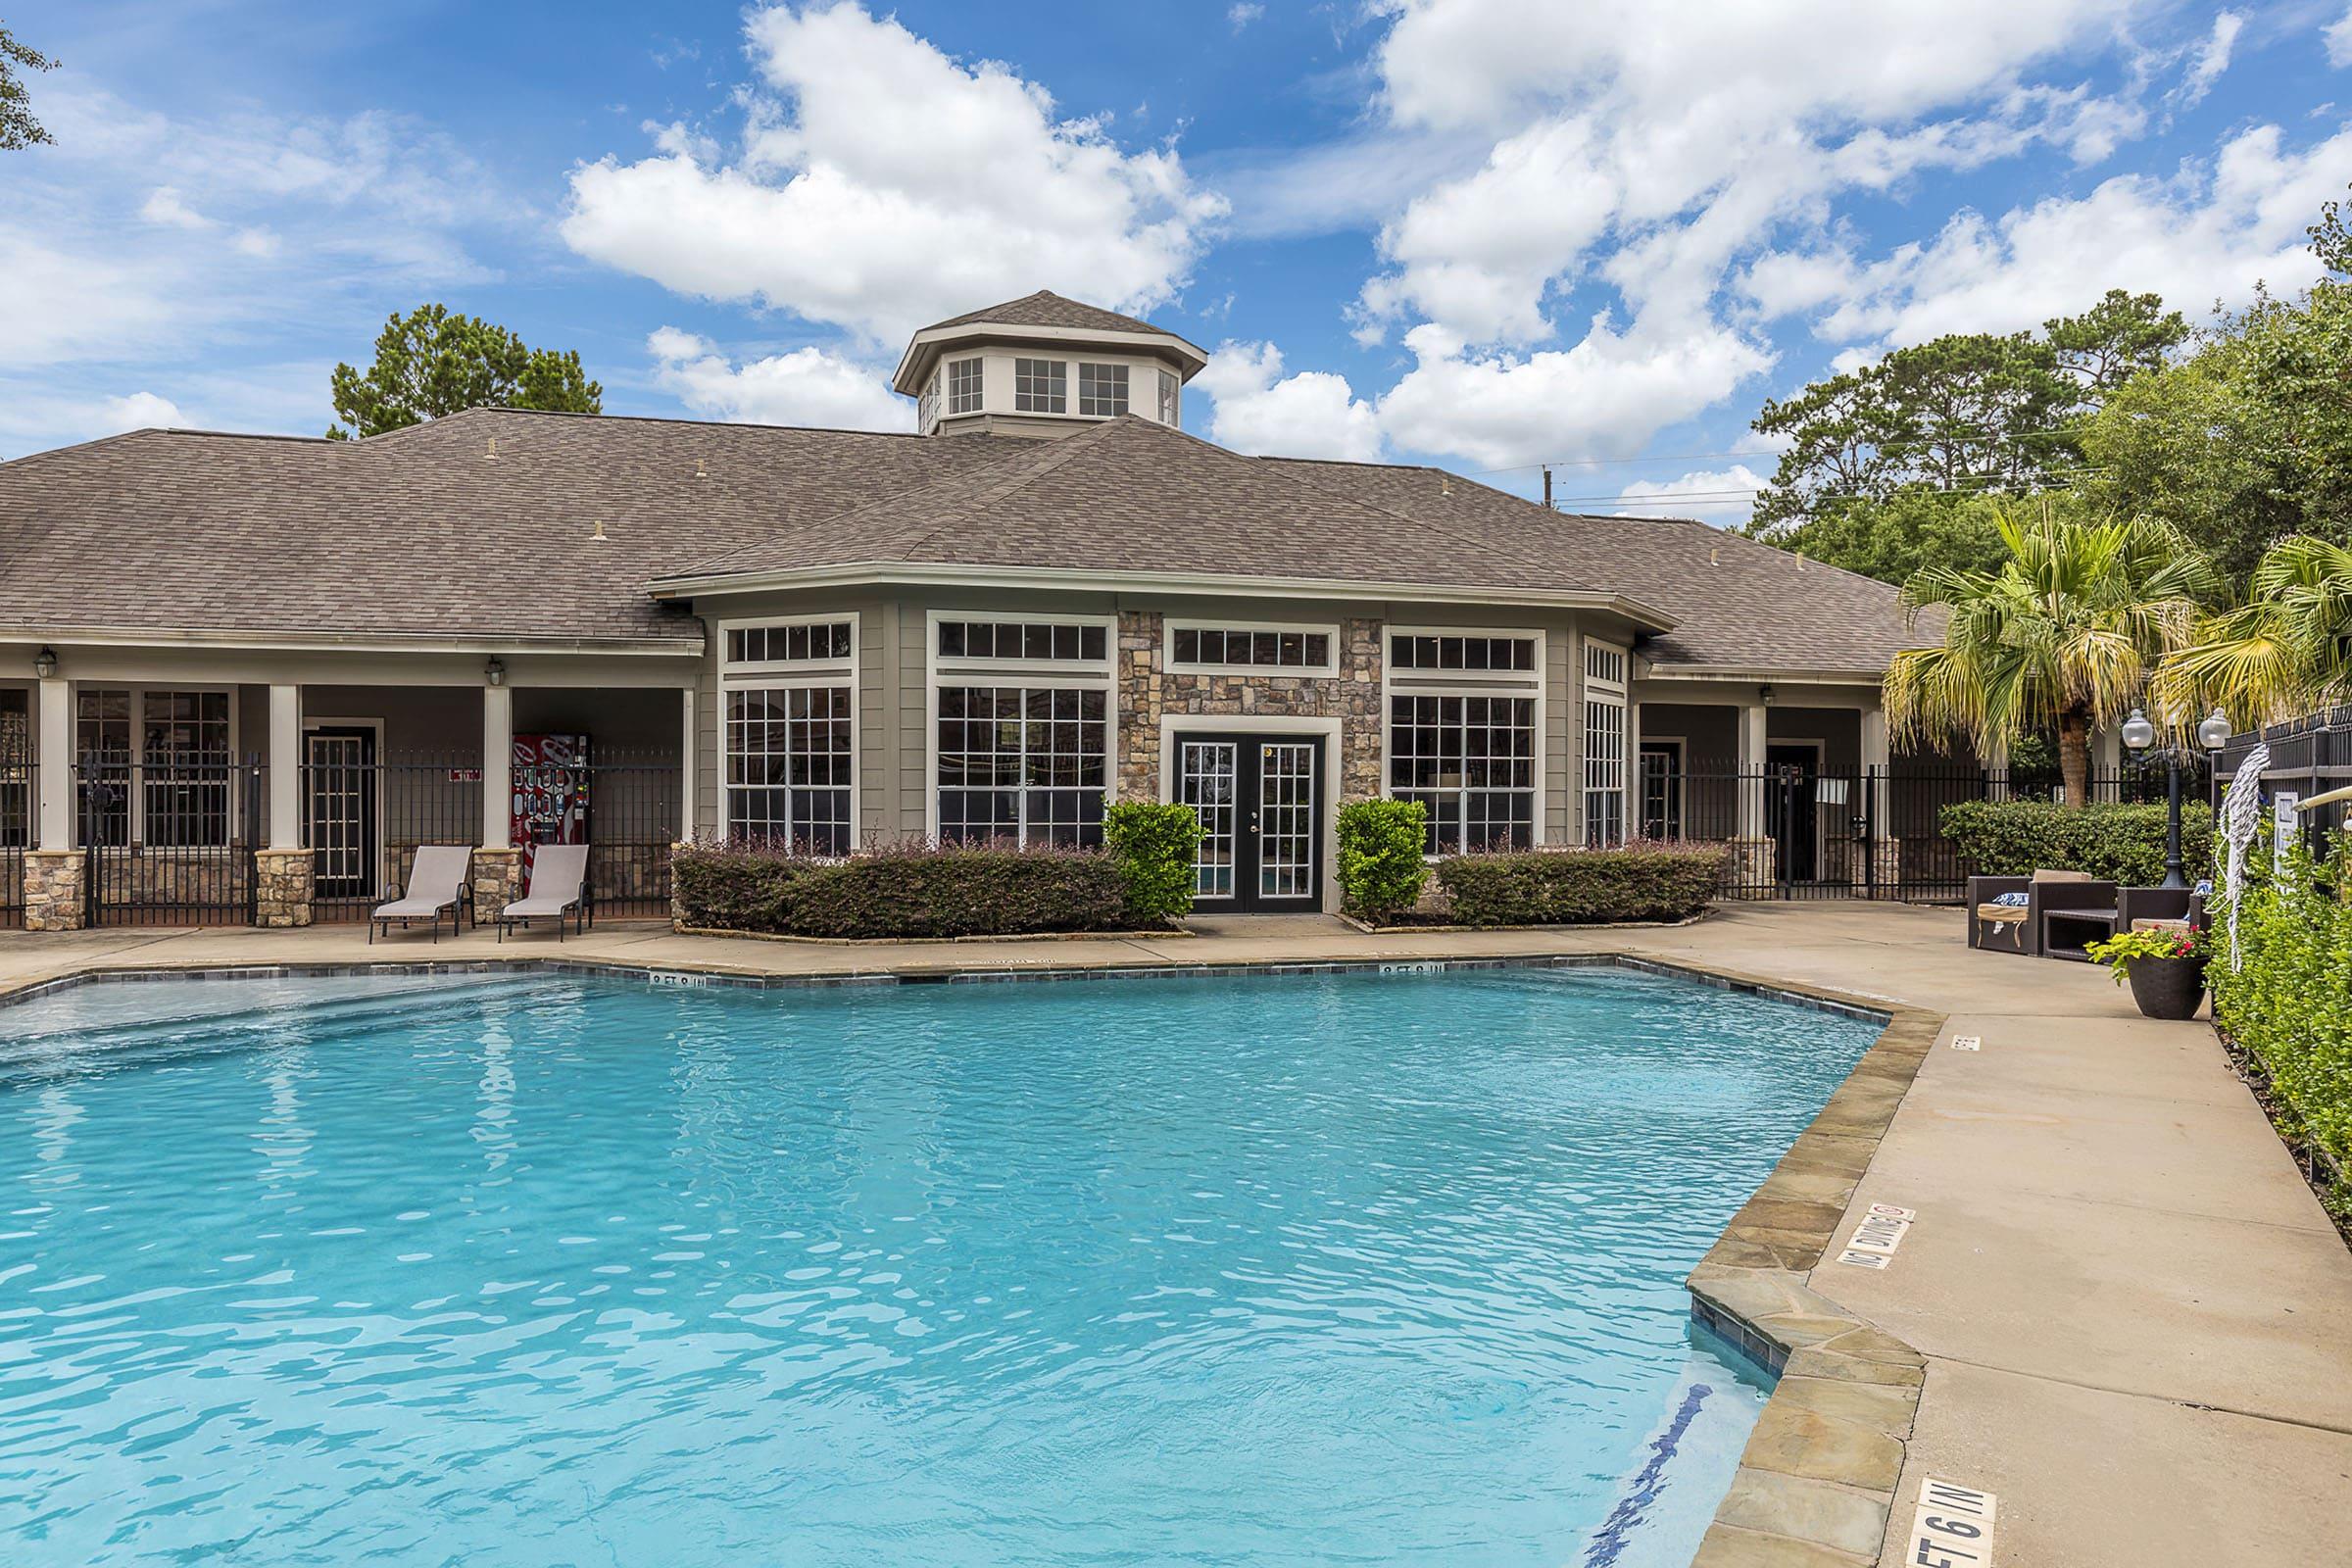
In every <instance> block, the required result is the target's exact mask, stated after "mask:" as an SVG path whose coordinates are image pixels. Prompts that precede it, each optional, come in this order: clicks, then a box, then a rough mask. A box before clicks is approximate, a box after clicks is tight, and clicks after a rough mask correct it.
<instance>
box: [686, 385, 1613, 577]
mask: <svg viewBox="0 0 2352 1568" xmlns="http://www.w3.org/2000/svg"><path fill="white" fill-rule="evenodd" d="M1465 521H1466V523H1467V525H1466V526H1465ZM852 562H856V563H865V562H888V563H920V564H933V565H970V566H1005V567H1012V568H1032V567H1048V568H1052V567H1065V568H1073V569H1094V570H1100V571H1104V572H1113V571H1116V572H1128V573H1157V572H1171V573H1188V574H1192V573H1197V574H1205V575H1216V576H1251V577H1273V578H1293V579H1300V578H1313V579H1332V580H1338V581H1343V582H1345V581H1356V582H1366V583H1388V584H1397V583H1415V584H1429V585H1433V586H1446V587H1462V588H1485V589H1514V590H1525V591H1526V592H1527V593H1528V595H1529V597H1530V598H1531V599H1534V598H1540V597H1543V596H1544V595H1546V594H1557V593H1572V594H1573V593H1593V594H1601V593H1606V592H1608V591H1609V584H1608V583H1607V582H1606V581H1605V579H1604V576H1603V574H1602V572H1601V570H1600V568H1601V566H1602V564H1601V563H1598V562H1593V561H1583V562H1579V561H1575V560H1572V559H1571V558H1569V557H1566V556H1563V555H1560V554H1558V553H1556V552H1551V551H1546V550H1544V549H1543V548H1542V541H1541V540H1540V539H1538V538H1536V537H1535V536H1533V535H1532V534H1528V533H1527V532H1526V531H1525V530H1521V532H1520V534H1519V535H1518V536H1516V537H1514V536H1513V535H1511V534H1510V533H1509V532H1507V531H1505V530H1499V529H1495V528H1493V527H1491V526H1489V525H1488V524H1487V523H1486V522H1485V521H1483V520H1482V519H1478V518H1471V519H1465V520H1455V519H1448V518H1446V517H1444V516H1443V515H1431V516H1422V515H1414V514H1412V513H1408V512H1404V511H1399V510H1396V509H1392V508H1390V507H1387V506H1385V505H1383V504H1381V503H1380V501H1379V500H1378V499H1377V498H1370V497H1364V496H1359V495H1351V494H1349V493H1348V491H1347V489H1346V488H1344V487H1343V488H1338V489H1335V488H1332V487H1329V486H1326V485H1321V484H1315V483H1311V482H1309V480H1308V479H1307V478H1306V477H1305V476H1303V475H1301V474H1300V473H1299V472H1298V471H1297V469H1296V466H1293V465H1286V464H1278V463H1269V462H1266V461H1264V460H1262V459H1258V458H1247V457H1243V456H1242V455H1240V454H1239V453H1235V452H1229V451H1227V450H1226V449H1225V448H1223V447H1219V446H1214V445H1211V444H1210V443H1208V442H1206V441H1202V440H1200V439H1198V438H1196V437H1194V436H1189V435H1186V434H1184V433H1183V432H1182V431H1180V430H1171V429H1169V428H1168V427H1166V426H1165V425H1161V424H1155V423H1153V422H1152V421H1151V420H1149V419H1143V418H1139V417H1136V416H1134V415H1126V416H1122V417H1119V418H1116V419H1112V420H1109V421H1107V422H1105V423H1103V424H1100V425H1097V426H1095V427H1094V428H1092V429H1089V430H1087V431H1084V432H1083V433H1081V434H1078V435H1071V436H1064V437H1062V438H1060V439H1058V440H1054V441H1049V442H1044V443H1041V444H1039V445H1038V446H1037V447H1036V448H1035V449H1034V450H1032V451H1029V452H1025V453H1020V454H1017V455H1015V456H1011V457H1007V458H1004V459H1001V460H999V461H998V462H996V463H993V464H990V465H987V466H978V467H971V468H966V469H963V470H961V471H959V472H956V473H954V474H949V475H946V476H943V477H941V478H939V479H937V480H935V481H933V482H932V483H930V484H928V485H925V486H923V487H921V488H919V489H916V490H912V491H909V492H907V493H906V494H902V495H894V496H891V497H889V498H888V499H886V500H882V501H878V502H875V503H873V504H872V505H869V506H867V507H865V508H862V509H860V510H858V511H857V512H852V513H848V514H845V515H841V516H838V517H832V518H828V519H827V520H826V521H824V522H823V523H820V524H818V525H817V526H815V527H813V528H795V529H791V530H788V531H785V532H781V533H778V534H777V535H776V536H774V537H773V538H771V539H768V540H765V541H763V542H761V543H760V544H756V545H752V546H749V547H747V548H744V549H741V550H736V551H733V552H730V553H727V554H725V555H722V556H719V557H715V558H713V559H710V560H705V561H703V562H701V563H700V564H696V565H694V566H691V567H688V568H686V569H684V570H682V571H680V572H678V573H677V575H678V576H680V577H684V578H694V579H699V578H703V577H707V576H720V575H740V574H751V573H768V572H780V571H791V570H795V569H801V568H809V567H818V566H826V565H837V564H846V563H852Z"/></svg>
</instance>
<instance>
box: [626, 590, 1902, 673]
mask: <svg viewBox="0 0 2352 1568" xmlns="http://www.w3.org/2000/svg"><path fill="white" fill-rule="evenodd" d="M885 584H887V585H890V586H893V587H946V588H966V589H970V588H986V589H1000V588H1001V589H1012V590H1021V589H1031V590H1037V589H1057V588H1058V589H1073V590H1079V591H1085V592H1093V593H1121V592H1127V593H1138V594H1167V595H1171V596H1182V595H1200V596H1204V597H1221V598H1227V599H1313V600H1336V601H1339V602H1342V603H1347V604H1363V603H1367V602H1379V601H1386V600H1411V601H1415V602H1417V603H1422V604H1433V605H1497V606H1506V607H1509V608H1511V609H1515V610H1528V609H1536V608H1543V609H1552V608H1559V609H1566V610H1596V611H1605V612H1607V613H1610V614H1614V615H1619V616H1622V617H1623V618H1625V619H1627V620H1630V621H1633V622H1634V623H1635V624H1637V625H1638V626H1641V627H1642V628H1643V629H1645V630H1649V631H1672V630H1673V629H1674V626H1675V621H1674V617H1672V616H1671V615H1668V614H1667V613H1665V612H1664V611H1661V610H1657V609H1653V608H1652V607H1650V606H1649V605H1646V604H1643V603H1642V601H1640V600H1638V599H1632V598H1629V597H1627V596H1626V595H1624V594H1619V593H1607V592H1600V591H1597V590H1594V589H1591V588H1561V589H1545V588H1529V587H1492V588H1485V587H1464V586H1462V585H1461V584H1459V583H1426V582H1411V581H1404V580H1397V581H1390V580H1387V579H1379V580H1361V581H1358V580H1354V579H1350V578H1342V577H1271V576H1260V575H1256V574H1253V573H1244V572H1211V571H1120V570H1103V569H1102V568H1099V567H1093V566H964V565H949V564H937V563H925V564H912V563H908V562H904V561H859V562H843V563H839V564H830V565H823V566H793V567H785V568H779V569H777V570H772V571H745V572H689V573H680V574H677V575H673V576H668V577H661V578H657V579H655V581H654V582H653V583H652V584H651V585H650V586H649V587H648V588H647V589H646V592H647V593H648V594H650V595H651V596H652V597H654V598H656V599H691V598H695V597H697V596H701V597H706V598H708V597H716V596H718V595H722V594H742V593H759V592H764V591H767V590H771V589H773V590H784V589H797V588H845V587H871V586H876V585H885ZM992 613H993V612H992ZM1463 629H1464V630H1465V631H1470V630H1477V631H1486V632H1490V633H1498V632H1501V631H1505V630H1508V629H1509V628H1505V627H1465V628H1463ZM1520 635H1525V633H1524V632H1522V633H1521V634H1520ZM1474 673H1475V672H1474ZM1870 678H1871V679H1873V680H1875V679H1877V677H1876V676H1872V677H1870Z"/></svg>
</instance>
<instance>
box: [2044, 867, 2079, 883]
mask: <svg viewBox="0 0 2352 1568" xmlns="http://www.w3.org/2000/svg"><path fill="white" fill-rule="evenodd" d="M2089 880H2090V873H2089V872H2088V871H2051V870H2046V869H2045V870H2040V871H2036V872H2034V881H2036V882H2087V881H2089Z"/></svg>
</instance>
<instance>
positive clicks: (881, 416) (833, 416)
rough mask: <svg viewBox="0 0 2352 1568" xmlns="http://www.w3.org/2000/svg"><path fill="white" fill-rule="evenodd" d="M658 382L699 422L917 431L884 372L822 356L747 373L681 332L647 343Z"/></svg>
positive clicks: (756, 363)
mask: <svg viewBox="0 0 2352 1568" xmlns="http://www.w3.org/2000/svg"><path fill="white" fill-rule="evenodd" d="M646 350H647V352H648V353H650V354H652V355H653V357H654V360H655V364H656V369H655V375H654V379H655V381H656V383H657V384H659V385H660V386H661V387H662V388H663V389H664V390H666V391H668V392H671V393H673V394H675V395H676V397H677V399H678V401H679V402H681V403H683V404H685V405H686V406H687V407H688V408H690V409H692V410H694V411H695V412H696V413H698V414H708V415H712V416H715V417H719V418H722V419H737V420H742V421H745V422H748V423H752V424H794V425H812V426H816V427H819V428H824V429H837V430H910V429H912V428H913V427H914V411H913V408H912V406H911V405H909V404H908V403H907V400H906V399H904V398H902V397H898V396H896V395H895V394H893V393H892V392H891V390H890V388H889V385H888V372H887V371H885V370H884V369H883V368H881V367H879V366H873V365H861V364H858V362H856V361H854V360H847V359H843V358H841V357H839V356H837V355H833V354H828V353H826V352H825V351H824V350H822V349H818V348H802V349H795V350H793V351H792V352H791V353H789V354H771V355H769V356H767V357H766V358H764V359H758V360H751V361H747V362H745V363H744V364H742V365H734V364H731V363H729V361H728V360H727V359H726V357H725V356H723V355H722V354H720V353H719V352H718V350H717V348H716V347H715V346H713V345H712V344H711V343H710V342H709V341H707V340H705V339H703V338H700V337H697V336H695V335H694V334H693V333H691V332H685V331H681V330H679V329H678V328H676V327H674V326H663V327H658V328H656V329H655V330H654V332H653V333H652V334H651V335H650V336H648V337H647V339H646Z"/></svg>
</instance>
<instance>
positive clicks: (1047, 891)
mask: <svg viewBox="0 0 2352 1568" xmlns="http://www.w3.org/2000/svg"><path fill="white" fill-rule="evenodd" d="M673 863H674V870H675V878H676V880H675V884H674V886H675V889H676V892H675V900H676V909H675V913H676V918H677V923H678V924H680V925H682V926H694V927H700V928H704V929H709V930H726V931H753V932H763V933H768V934H772V935H780V936H803V937H852V938H856V937H866V938H873V937H900V938H909V939H911V938H922V937H965V936H1017V935H1022V934H1025V933H1040V932H1055V931H1104V930H1118V929H1123V928H1125V927H1127V926H1128V925H1129V924H1130V923H1131V921H1132V918H1133V917H1132V916H1131V915H1130V913H1129V911H1128V878H1127V875H1126V873H1125V871H1124V870H1123V869H1122V866H1121V864H1120V862H1119V861H1118V860H1117V859H1116V858H1113V857H1111V856H1109V855H1106V854H1103V853H1102V852H1100V851H1088V850H1049V849H1035V850H1017V849H1005V848H996V847H990V848H971V849H967V848H958V847H953V846H943V847H937V848H933V847H920V846H909V847H905V848H898V849H889V850H883V851H880V852H877V853H874V854H867V855H858V856H854V857H852V858H848V859H840V860H828V859H816V858H810V857H808V856H799V855H793V854H790V853H788V852H785V851H783V850H773V849H764V848H758V847H746V846H718V847H711V846H702V845H691V846H686V847H682V848H681V849H679V851H678V852H677V855H676V858H675V860H674V862H673Z"/></svg>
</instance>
